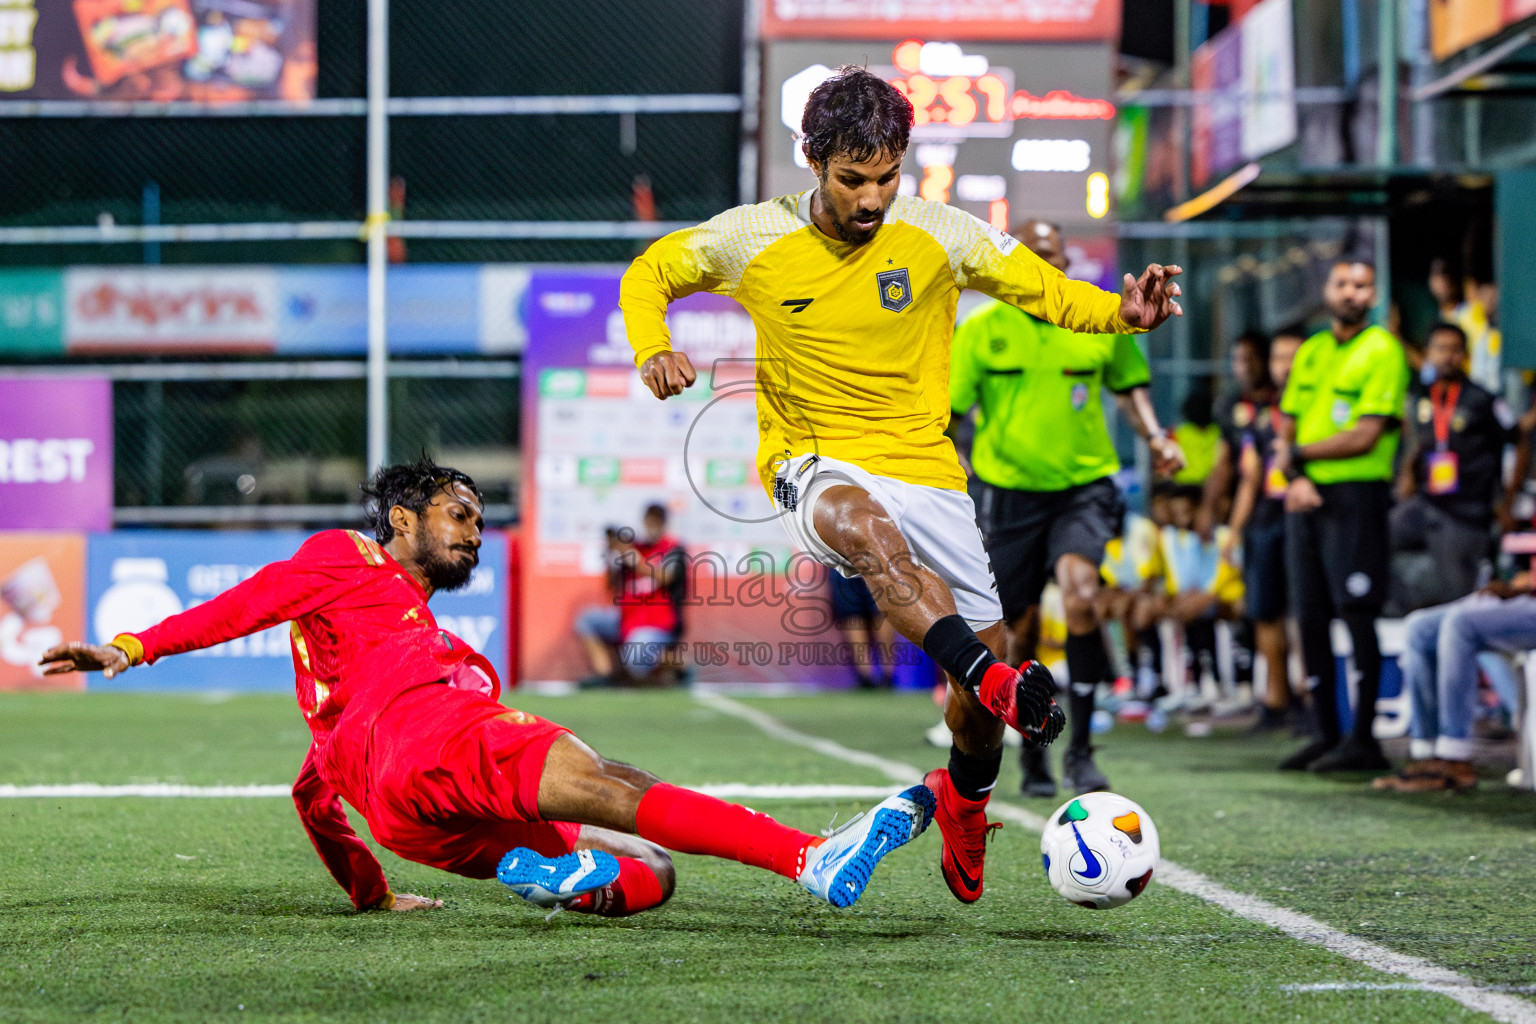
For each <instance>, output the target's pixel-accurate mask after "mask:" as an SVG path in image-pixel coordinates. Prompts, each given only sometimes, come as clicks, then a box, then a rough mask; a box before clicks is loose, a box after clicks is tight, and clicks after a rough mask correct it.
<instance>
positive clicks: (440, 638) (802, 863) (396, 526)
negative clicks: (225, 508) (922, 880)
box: [42, 458, 934, 917]
mask: <svg viewBox="0 0 1536 1024" xmlns="http://www.w3.org/2000/svg"><path fill="white" fill-rule="evenodd" d="M363 493H364V496H365V498H366V500H367V508H368V515H369V519H370V520H371V523H372V526H373V531H374V538H375V539H370V538H368V537H365V536H364V535H362V534H361V533H357V532H355V531H351V530H329V531H326V532H324V533H320V534H317V535H315V536H314V537H311V538H310V539H309V540H308V541H306V542H305V543H304V545H303V546H302V547H300V548H299V550H298V552H297V553H296V554H295V555H294V556H293V558H291V559H289V560H288V561H286V562H276V563H273V564H272V565H268V566H266V567H265V568H263V569H262V570H261V571H259V572H258V573H256V574H255V575H254V576H252V577H251V578H250V579H248V580H246V581H245V582H244V583H241V584H239V585H238V586H235V587H232V588H231V589H229V590H227V591H225V592H224V593H223V594H220V595H219V596H218V597H216V598H214V599H213V600H211V601H208V602H207V603H205V604H201V605H198V606H197V607H195V608H192V609H190V610H188V611H185V612H182V613H181V614H179V615H173V616H171V617H170V618H168V619H166V620H165V621H163V622H161V623H160V624H159V625H157V626H153V627H151V628H149V629H147V630H144V631H143V632H141V633H137V634H123V635H120V636H118V637H116V638H114V639H113V640H112V642H111V643H110V644H106V645H96V644H87V643H79V642H76V643H69V644H63V645H61V646H59V647H55V648H53V649H52V650H50V651H48V652H46V653H45V654H44V655H43V657H42V663H43V664H44V665H46V666H47V669H46V671H47V674H49V675H52V674H57V673H63V672H73V671H92V670H101V671H103V672H105V673H107V674H108V675H115V674H117V673H119V672H123V671H126V670H127V669H129V668H130V667H132V666H134V665H138V664H141V663H146V664H147V663H153V662H155V661H157V660H159V659H160V658H163V657H166V656H168V655H172V654H180V653H182V652H184V651H191V650H197V649H199V648H203V647H210V646H212V645H214V644H217V643H221V642H223V641H225V640H231V639H233V638H235V637H239V636H246V635H248V634H251V633H255V632H258V631H260V630H263V629H267V628H269V627H271V626H273V625H276V624H278V623H282V622H291V623H292V625H291V627H290V628H291V632H292V641H293V663H294V670H295V673H296V675H297V683H296V691H297V695H298V701H299V707H300V708H301V709H302V710H303V712H304V717H305V719H306V720H307V721H308V723H309V728H310V731H311V733H312V734H313V742H312V743H311V745H310V748H309V754H308V756H307V757H306V758H305V760H304V766H303V768H302V769H301V770H300V772H299V777H298V779H297V781H295V782H294V785H293V800H294V803H295V804H296V805H297V807H298V810H299V818H300V820H301V821H302V822H303V824H304V828H305V829H306V830H307V831H308V833H309V837H310V839H311V841H312V842H313V843H314V845H315V849H316V851H317V852H318V853H319V854H320V858H321V859H322V860H323V861H324V862H325V865H326V867H327V868H329V869H330V872H331V874H332V875H333V876H334V877H335V878H336V881H338V882H339V883H341V886H342V888H344V889H346V890H347V893H348V895H349V896H351V898H352V902H353V904H354V905H355V906H356V907H358V908H359V909H363V908H368V907H381V908H386V909H394V910H415V909H421V908H432V907H439V906H441V905H442V904H441V902H440V901H436V900H429V899H423V898H422V897H419V896H413V895H407V894H400V895H396V894H394V893H391V892H390V890H389V886H388V884H387V883H386V881H385V878H384V872H383V869H382V867H380V865H379V862H378V861H377V860H376V859H375V858H374V856H373V854H372V853H371V852H370V851H369V849H368V847H367V845H366V844H364V843H363V841H362V840H361V839H359V838H358V836H357V834H356V833H355V832H353V830H352V828H351V826H350V824H348V822H347V816H346V812H345V811H344V810H343V809H342V806H341V800H342V798H345V799H346V801H347V802H348V803H350V804H351V805H352V806H353V807H354V808H356V809H358V810H359V811H360V812H361V813H362V815H363V817H364V819H366V820H367V822H368V826H369V828H370V829H371V830H372V832H373V837H374V839H375V840H377V841H378V842H379V844H380V845H382V846H384V847H385V848H386V849H389V850H392V851H393V852H395V853H397V854H399V855H400V856H402V857H404V858H406V859H407V860H412V861H416V862H417V863H420V864H427V865H430V866H432V867H436V868H441V869H443V870H445V871H452V872H454V873H456V874H460V875H466V876H468V877H470V878H491V877H495V878H497V879H499V880H500V881H501V882H503V883H505V884H506V885H508V886H510V887H511V888H512V890H513V891H514V892H516V893H517V894H518V895H519V896H522V897H523V898H524V899H526V900H528V901H529V902H532V903H535V904H537V905H539V906H544V907H555V906H560V907H565V908H567V909H570V910H575V911H579V912H585V913H594V914H602V915H605V916H610V917H618V916H624V915H628V914H633V913H637V912H639V911H641V910H646V909H648V908H650V907H654V906H657V905H659V904H661V903H662V902H664V901H665V900H666V899H667V898H668V896H670V895H671V893H672V887H673V868H672V860H671V858H670V857H669V856H668V855H667V853H666V852H665V851H666V850H668V849H670V850H677V851H680V852H683V853H699V854H708V855H711V856H716V857H723V858H726V859H730V860H736V861H740V862H741V863H743V864H750V865H752V866H754V867H760V868H766V869H768V870H770V871H774V872H777V873H778V874H781V875H784V876H785V877H787V878H791V879H794V880H796V881H798V882H800V884H801V885H803V886H805V888H807V889H808V890H810V891H811V892H812V893H814V894H815V895H817V896H820V897H821V898H822V899H825V900H827V901H828V902H829V903H832V904H833V905H834V906H847V905H849V904H851V903H852V902H853V901H854V900H856V899H858V897H859V896H860V894H862V893H863V891H864V887H865V885H866V884H867V883H868V881H869V875H870V872H871V871H872V870H873V869H874V867H875V865H876V864H877V863H878V862H879V860H880V859H881V858H882V857H883V856H884V855H885V854H887V853H889V852H890V851H891V850H894V849H896V848H897V847H899V846H902V845H904V844H906V843H908V842H910V841H911V840H912V839H914V838H916V837H917V836H918V835H920V834H921V833H922V831H923V829H925V828H926V827H927V826H928V823H929V821H930V820H931V819H932V815H933V807H934V797H933V793H932V792H931V791H930V790H929V789H928V788H927V787H925V786H913V787H911V788H910V789H907V790H905V791H903V792H902V793H899V794H897V795H895V796H892V797H889V798H887V799H886V800H884V801H882V802H881V803H880V804H879V805H878V806H876V807H875V808H874V809H873V811H871V812H870V813H868V814H865V815H862V816H861V817H860V818H858V819H855V821H853V822H850V823H849V824H848V825H845V826H844V827H843V828H841V829H839V830H838V831H837V832H835V833H833V834H832V835H831V836H829V837H827V838H825V839H822V838H817V837H814V836H811V835H809V834H807V833H805V832H801V831H798V830H796V829H792V828H789V827H787V826H785V825H781V824H779V823H778V822H776V821H774V820H773V819H772V818H770V817H768V816H767V815H766V814H758V813H756V812H754V811H752V810H750V809H748V808H745V807H741V806H739V805H736V804H729V803H725V802H724V801H721V800H717V799H715V798H714V797H710V796H705V795H704V794H702V793H697V792H694V791H692V790H688V789H684V788H681V787H679V786H672V785H669V784H667V783H665V782H662V781H661V780H660V779H658V778H656V777H655V776H654V775H651V774H649V773H647V772H644V771H641V770H640V769H638V768H634V767H631V766H629V765H626V764H621V763H619V762H616V761H609V760H607V759H605V758H603V757H601V756H600V755H599V754H597V752H596V751H594V750H593V749H592V748H591V747H589V746H587V745H586V744H585V743H583V742H581V740H579V739H577V738H576V737H575V735H573V734H572V733H571V732H570V731H569V730H568V729H565V728H563V727H562V726H559V725H556V724H555V723H553V722H550V721H546V720H545V719H542V718H539V717H538V716H537V715H530V714H526V713H524V712H521V711H516V710H513V709H511V708H508V707H506V706H505V705H503V704H501V703H499V702H498V701H497V699H496V698H497V696H498V694H499V692H500V683H499V681H498V680H497V678H496V674H495V671H494V670H493V669H492V668H491V664H490V662H488V661H487V660H486V659H485V658H483V657H482V656H480V655H479V654H477V653H475V652H474V651H473V650H471V649H470V648H469V647H468V646H466V645H465V644H464V642H463V641H462V640H459V639H458V638H457V637H455V636H453V635H452V634H450V633H448V632H446V631H444V630H441V629H439V628H438V625H437V623H436V621H435V620H434V619H433V617H432V612H431V611H430V610H429V609H428V608H427V602H428V600H429V599H430V598H431V597H432V595H433V593H435V592H436V591H439V590H443V591H448V590H453V589H455V588H457V587H461V586H463V585H464V584H465V583H467V582H468V581H469V578H470V574H471V573H472V572H473V571H474V568H475V566H476V564H477V563H478V562H479V547H480V531H481V527H482V525H483V522H482V518H481V512H482V500H481V497H480V492H479V490H478V488H476V487H475V485H474V482H473V481H472V480H470V479H469V477H467V476H465V475H464V474H463V473H459V472H457V471H455V470H452V469H447V468H444V467H439V466H437V465H436V464H435V463H433V462H432V461H431V460H430V459H426V458H423V459H422V460H421V461H419V462H417V463H414V464H410V465H398V466H390V467H386V468H384V469H381V470H379V472H378V473H376V474H375V475H374V477H373V479H372V480H370V481H369V483H368V484H367V485H365V487H364V489H363Z"/></svg>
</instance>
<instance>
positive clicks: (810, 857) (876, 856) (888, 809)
mask: <svg viewBox="0 0 1536 1024" xmlns="http://www.w3.org/2000/svg"><path fill="white" fill-rule="evenodd" d="M934 803H935V801H934V798H933V790H931V789H929V788H928V787H927V786H913V787H912V788H911V789H904V790H902V791H901V792H900V793H897V794H896V795H895V796H888V797H886V798H885V799H884V800H882V801H880V803H878V804H877V805H875V807H874V809H873V810H870V811H866V812H865V813H863V814H860V815H859V816H858V817H856V818H854V819H853V820H852V821H850V822H848V823H847V824H846V825H844V826H843V827H842V828H839V829H838V830H837V831H836V832H833V833H832V834H831V835H830V836H828V837H827V838H826V839H825V840H823V841H822V843H821V844H820V845H819V846H814V847H811V848H810V849H808V850H806V852H805V867H804V868H803V869H802V870H801V872H800V877H799V882H800V884H801V885H803V886H805V887H806V888H807V889H809V890H810V891H811V892H812V893H814V894H816V895H817V896H820V897H821V898H822V899H824V900H826V901H827V902H828V903H830V904H832V905H833V906H834V907H846V906H850V905H852V903H853V901H854V900H856V899H858V898H859V897H860V896H862V895H864V887H865V886H866V885H868V884H869V876H870V874H871V873H873V872H874V870H875V865H876V864H878V863H880V858H881V857H884V856H885V855H886V854H888V853H890V852H891V851H892V850H894V849H897V848H898V847H901V846H905V845H907V844H908V843H910V842H911V841H912V840H914V839H916V838H917V837H918V836H920V835H922V834H923V830H924V829H926V828H927V827H928V823H929V822H931V821H932V820H933V808H934Z"/></svg>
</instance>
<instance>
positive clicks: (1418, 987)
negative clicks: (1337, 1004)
mask: <svg viewBox="0 0 1536 1024" xmlns="http://www.w3.org/2000/svg"><path fill="white" fill-rule="evenodd" d="M1444 987H1445V986H1443V985H1426V984H1424V983H1423V982H1417V981H1394V982H1377V981H1315V982H1312V983H1311V984H1307V985H1281V986H1280V991H1282V992H1439V991H1440V990H1441V989H1443V988H1444ZM1482 987H1483V988H1485V989H1488V990H1489V991H1490V992H1524V993H1526V994H1527V995H1529V994H1531V993H1536V985H1484V986H1482Z"/></svg>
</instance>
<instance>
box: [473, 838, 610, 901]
mask: <svg viewBox="0 0 1536 1024" xmlns="http://www.w3.org/2000/svg"><path fill="white" fill-rule="evenodd" d="M618 877H619V860H618V858H617V857H615V856H614V855H613V854H611V853H604V852H603V851H602V850H577V851H576V852H575V853H567V854H565V855H564V856H563V857H545V856H543V855H542V854H538V853H535V852H534V851H532V850H530V849H528V848H527V847H523V846H519V847H518V848H517V849H515V850H513V851H512V852H511V853H508V854H507V855H506V856H504V857H502V858H501V863H500V864H498V865H497V866H496V881H498V882H500V883H501V884H502V885H505V886H507V887H508V888H509V889H511V890H512V891H513V892H515V893H517V894H518V895H519V896H521V897H522V898H523V899H525V900H527V901H528V902H529V903H532V904H534V905H535V906H539V907H563V906H565V905H566V904H567V903H569V902H570V901H571V900H573V899H575V898H576V897H578V896H585V895H586V894H587V893H589V892H592V891H594V890H596V889H601V888H603V887H604V886H607V885H612V884H613V883H614V882H615V881H616V880H617V879H618Z"/></svg>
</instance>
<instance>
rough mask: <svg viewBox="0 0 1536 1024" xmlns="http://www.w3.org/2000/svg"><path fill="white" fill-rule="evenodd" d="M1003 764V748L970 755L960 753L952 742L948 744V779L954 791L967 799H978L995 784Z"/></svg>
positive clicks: (990, 790)
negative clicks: (975, 755) (979, 754)
mask: <svg viewBox="0 0 1536 1024" xmlns="http://www.w3.org/2000/svg"><path fill="white" fill-rule="evenodd" d="M1002 766H1003V748H1002V747H998V748H997V749H996V750H995V751H993V752H992V753H990V754H985V755H983V756H981V757H972V756H971V755H969V754H962V753H961V752H960V748H959V747H957V746H955V745H954V744H953V743H951V744H950V745H949V781H950V782H951V783H952V784H953V785H954V787H955V792H957V793H959V794H960V795H961V796H962V797H964V798H965V799H967V800H980V799H981V798H982V797H984V796H986V795H987V794H988V793H990V792H992V787H993V786H995V785H997V773H998V770H999V769H1000V768H1002Z"/></svg>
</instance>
